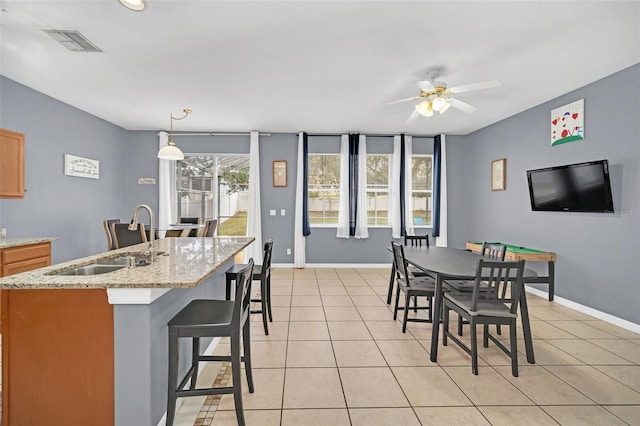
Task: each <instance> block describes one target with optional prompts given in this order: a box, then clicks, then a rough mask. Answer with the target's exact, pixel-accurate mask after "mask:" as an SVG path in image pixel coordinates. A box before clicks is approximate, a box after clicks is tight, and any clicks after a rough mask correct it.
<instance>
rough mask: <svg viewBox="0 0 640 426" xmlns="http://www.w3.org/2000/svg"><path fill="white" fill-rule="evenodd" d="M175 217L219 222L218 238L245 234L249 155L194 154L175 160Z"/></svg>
mask: <svg viewBox="0 0 640 426" xmlns="http://www.w3.org/2000/svg"><path fill="white" fill-rule="evenodd" d="M176 174H177V176H176V177H177V180H176V181H177V185H176V188H177V189H176V191H177V193H178V194H177V195H178V197H177V200H178V201H177V202H178V205H177V213H178V214H177V216H178V220H180V218H181V217H199V218H201V222H204V220H205V219H215V218H217V219H218V228H217V233H218V235H237V236H244V235H246V233H247V206H248V191H249V156H248V155H197V156H187V157H185V159H184V160H182V161H178V163H177V165H176Z"/></svg>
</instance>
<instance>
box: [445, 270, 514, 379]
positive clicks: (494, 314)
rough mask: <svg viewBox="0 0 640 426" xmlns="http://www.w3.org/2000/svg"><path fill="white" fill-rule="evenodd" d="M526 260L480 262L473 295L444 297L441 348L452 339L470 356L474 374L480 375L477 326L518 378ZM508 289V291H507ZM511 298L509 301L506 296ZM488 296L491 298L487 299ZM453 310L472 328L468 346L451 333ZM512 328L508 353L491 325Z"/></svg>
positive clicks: (462, 294) (447, 295)
mask: <svg viewBox="0 0 640 426" xmlns="http://www.w3.org/2000/svg"><path fill="white" fill-rule="evenodd" d="M523 272H524V260H519V261H517V262H501V261H494V260H484V259H480V260H478V266H477V267H476V278H475V280H474V282H473V291H472V292H471V293H458V292H449V293H445V294H444V296H443V302H444V304H443V307H444V312H443V333H442V344H443V345H444V346H447V339H448V338H450V339H451V340H453V341H454V342H455V343H456V344H457V345H458V346H460V347H461V348H462V349H463V350H464V351H465V352H467V353H468V354H469V355H471V371H472V372H473V374H475V375H477V374H478V340H477V335H476V332H477V331H476V326H478V325H482V326H483V336H482V344H483V346H484V347H485V348H486V347H489V340H491V341H492V342H493V343H495V344H496V346H498V347H499V348H500V349H501V350H502V351H503V352H504V353H506V354H507V355H509V357H510V358H511V374H512V375H513V377H518V340H517V334H516V331H517V328H516V320H517V318H518V305H519V304H520V293H521V292H522V291H524V285H523V280H522V276H523ZM505 288H508V289H509V290H508V291H505ZM506 294H509V295H510V296H509V299H506V297H505V296H503V295H506ZM487 295H490V296H489V297H487ZM450 310H453V311H454V312H456V313H457V314H458V315H459V316H461V317H463V318H464V319H466V320H467V321H469V324H470V325H471V333H470V340H471V342H470V345H471V347H470V348H469V346H467V345H465V344H464V343H463V342H462V341H461V340H459V339H458V337H456V336H455V335H453V334H452V333H450V332H449V311H450ZM490 324H496V325H507V326H509V343H510V347H509V349H507V347H506V346H504V344H503V343H502V342H500V341H499V340H498V339H497V338H496V337H494V336H493V335H492V334H491V333H490V332H489V325H490Z"/></svg>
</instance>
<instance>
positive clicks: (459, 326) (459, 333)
mask: <svg viewBox="0 0 640 426" xmlns="http://www.w3.org/2000/svg"><path fill="white" fill-rule="evenodd" d="M458 336H462V317H461V316H460V315H458Z"/></svg>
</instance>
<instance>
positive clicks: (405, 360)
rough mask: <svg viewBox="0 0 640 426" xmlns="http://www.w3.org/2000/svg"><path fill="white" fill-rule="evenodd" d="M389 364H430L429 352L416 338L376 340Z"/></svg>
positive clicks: (407, 365)
mask: <svg viewBox="0 0 640 426" xmlns="http://www.w3.org/2000/svg"><path fill="white" fill-rule="evenodd" d="M376 343H377V344H378V347H379V348H380V351H381V352H382V355H383V356H384V359H385V360H386V361H387V364H389V365H390V366H392V367H393V366H400V367H409V366H421V365H424V366H431V365H432V364H433V363H432V362H431V360H430V359H429V353H428V352H427V351H426V350H425V349H424V348H423V347H422V345H421V344H420V343H418V341H417V340H413V339H412V340H376Z"/></svg>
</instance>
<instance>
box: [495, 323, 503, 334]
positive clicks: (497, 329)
mask: <svg viewBox="0 0 640 426" xmlns="http://www.w3.org/2000/svg"><path fill="white" fill-rule="evenodd" d="M496 333H498V334H499V335H500V336H502V329H501V328H500V324H496Z"/></svg>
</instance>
